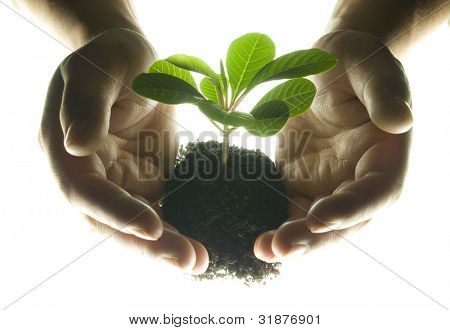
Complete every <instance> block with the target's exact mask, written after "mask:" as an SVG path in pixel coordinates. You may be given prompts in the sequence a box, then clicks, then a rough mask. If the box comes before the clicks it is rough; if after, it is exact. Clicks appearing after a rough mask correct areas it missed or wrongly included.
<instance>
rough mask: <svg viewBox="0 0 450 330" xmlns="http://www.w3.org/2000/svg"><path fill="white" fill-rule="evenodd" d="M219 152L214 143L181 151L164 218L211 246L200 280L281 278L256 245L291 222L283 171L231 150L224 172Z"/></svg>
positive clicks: (255, 154)
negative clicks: (257, 254)
mask: <svg viewBox="0 0 450 330" xmlns="http://www.w3.org/2000/svg"><path fill="white" fill-rule="evenodd" d="M221 154H222V150H221V143H219V142H216V141H209V142H197V143H190V144H188V145H187V146H186V147H185V148H181V149H180V152H179V155H178V157H177V162H176V165H175V168H174V170H173V173H172V175H171V177H170V179H169V180H168V182H166V188H165V197H164V201H163V206H162V207H163V213H164V217H165V219H166V221H167V222H169V223H170V224H172V225H174V226H175V227H176V228H177V229H178V230H179V231H180V232H181V233H183V234H185V235H187V236H190V237H192V238H194V239H196V240H198V241H200V242H201V243H202V244H204V245H205V247H206V248H207V250H208V253H209V257H210V265H209V267H208V270H207V271H206V273H204V274H202V275H197V277H199V278H201V279H214V278H223V277H225V278H238V279H242V280H243V281H244V282H245V283H246V284H250V283H252V282H265V280H266V279H268V278H271V277H274V276H276V275H278V274H279V270H278V266H279V265H278V264H268V263H265V262H263V261H261V260H259V259H257V258H256V257H255V256H254V254H253V245H254V242H255V239H256V238H257V236H258V235H259V234H261V233H262V232H264V231H267V230H271V229H275V228H277V227H278V226H279V225H280V224H281V223H282V222H283V220H285V219H286V218H287V210H288V201H287V200H286V198H284V197H283V194H284V186H283V182H282V180H281V177H280V173H279V171H278V169H277V168H276V166H275V164H274V163H273V162H272V161H271V160H270V158H269V157H267V156H266V155H265V154H263V153H262V152H260V151H259V150H257V151H254V150H247V149H240V148H237V147H235V146H231V147H230V150H229V157H228V162H227V166H226V167H224V168H222V167H221ZM280 193H281V194H280Z"/></svg>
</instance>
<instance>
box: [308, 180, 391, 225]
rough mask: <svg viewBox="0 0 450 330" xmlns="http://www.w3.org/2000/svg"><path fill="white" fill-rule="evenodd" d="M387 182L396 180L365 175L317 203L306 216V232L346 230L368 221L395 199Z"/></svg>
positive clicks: (389, 183)
mask: <svg viewBox="0 0 450 330" xmlns="http://www.w3.org/2000/svg"><path fill="white" fill-rule="evenodd" d="M390 181H392V182H395V181H396V180H395V178H390V177H389V176H387V175H386V174H384V173H369V174H367V175H366V176H364V177H363V178H361V179H359V180H357V181H354V182H352V183H350V184H348V185H346V186H345V187H344V188H342V189H341V190H340V191H339V192H337V193H335V194H333V195H330V196H327V197H324V198H322V199H320V200H319V201H318V202H316V203H315V204H314V205H313V206H312V207H311V210H310V211H309V213H308V215H307V226H308V228H309V229H310V230H311V232H313V233H324V232H327V231H332V230H336V229H345V228H349V227H352V226H354V225H355V224H357V223H359V222H361V221H365V220H366V219H369V218H371V217H372V216H373V215H374V213H375V212H376V211H377V210H378V209H381V208H383V207H385V206H386V205H388V204H390V202H391V201H392V200H393V199H394V198H395V195H396V194H394V193H393V192H391V186H392V183H391V182H390Z"/></svg>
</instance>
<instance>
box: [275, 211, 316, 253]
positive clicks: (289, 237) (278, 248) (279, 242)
mask: <svg viewBox="0 0 450 330" xmlns="http://www.w3.org/2000/svg"><path fill="white" fill-rule="evenodd" d="M307 236H308V229H306V225H305V219H298V220H292V221H289V222H286V223H284V224H283V225H282V226H281V227H280V228H279V229H278V230H277V231H276V232H275V235H274V237H273V240H272V250H273V253H274V254H275V255H276V256H277V257H278V258H280V259H284V258H287V257H291V256H293V255H302V254H304V253H306V252H307V251H308V250H309V245H308V239H307Z"/></svg>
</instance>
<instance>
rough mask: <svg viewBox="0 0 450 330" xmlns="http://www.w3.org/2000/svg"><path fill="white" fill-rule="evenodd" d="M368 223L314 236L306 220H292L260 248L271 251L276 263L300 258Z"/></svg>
mask: <svg viewBox="0 0 450 330" xmlns="http://www.w3.org/2000/svg"><path fill="white" fill-rule="evenodd" d="M368 222H369V220H366V221H364V222H361V223H359V224H357V225H355V226H353V227H350V228H347V229H343V230H336V231H331V232H327V233H321V234H316V233H311V231H310V230H309V229H308V227H307V225H306V219H298V220H293V221H289V222H286V223H284V224H283V225H282V226H280V228H278V229H277V230H276V232H275V233H274V235H273V239H272V241H270V242H265V244H267V246H264V247H262V248H264V249H271V250H272V253H273V254H274V256H275V260H278V261H279V260H282V259H284V258H286V257H293V256H300V255H303V254H305V253H309V252H311V251H314V250H316V249H319V248H322V247H324V246H326V245H328V244H330V243H333V242H336V241H337V240H340V239H342V238H345V237H346V236H347V235H348V234H350V233H353V232H355V231H357V230H359V229H361V228H362V227H363V226H365V225H366V224H367V223H368Z"/></svg>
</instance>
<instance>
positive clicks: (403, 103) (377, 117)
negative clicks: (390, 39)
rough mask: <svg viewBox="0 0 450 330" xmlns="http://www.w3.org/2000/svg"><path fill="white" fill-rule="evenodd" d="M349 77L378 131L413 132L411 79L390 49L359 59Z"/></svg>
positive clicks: (381, 49) (379, 50) (385, 48)
mask: <svg viewBox="0 0 450 330" xmlns="http://www.w3.org/2000/svg"><path fill="white" fill-rule="evenodd" d="M348 77H349V80H350V83H351V84H352V86H353V87H354V89H355V92H356V94H357V96H358V98H359V99H360V100H361V102H362V103H363V104H364V106H365V107H366V109H367V111H368V113H369V116H370V119H371V120H372V122H373V123H374V124H375V125H376V126H377V127H378V128H380V129H381V130H383V131H386V132H388V133H393V134H400V133H405V132H407V131H409V130H410V129H411V127H412V123H413V117H412V113H411V95H410V90H409V84H408V79H407V78H406V75H405V73H404V71H403V67H402V65H401V63H400V62H399V61H398V60H397V59H396V58H395V57H394V56H393V55H392V53H391V52H390V51H389V49H388V48H387V47H382V46H381V47H378V48H375V50H374V52H373V53H371V54H370V55H369V56H366V57H365V58H360V59H358V61H357V62H356V63H355V64H354V67H353V69H351V70H350V71H349V75H348Z"/></svg>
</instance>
